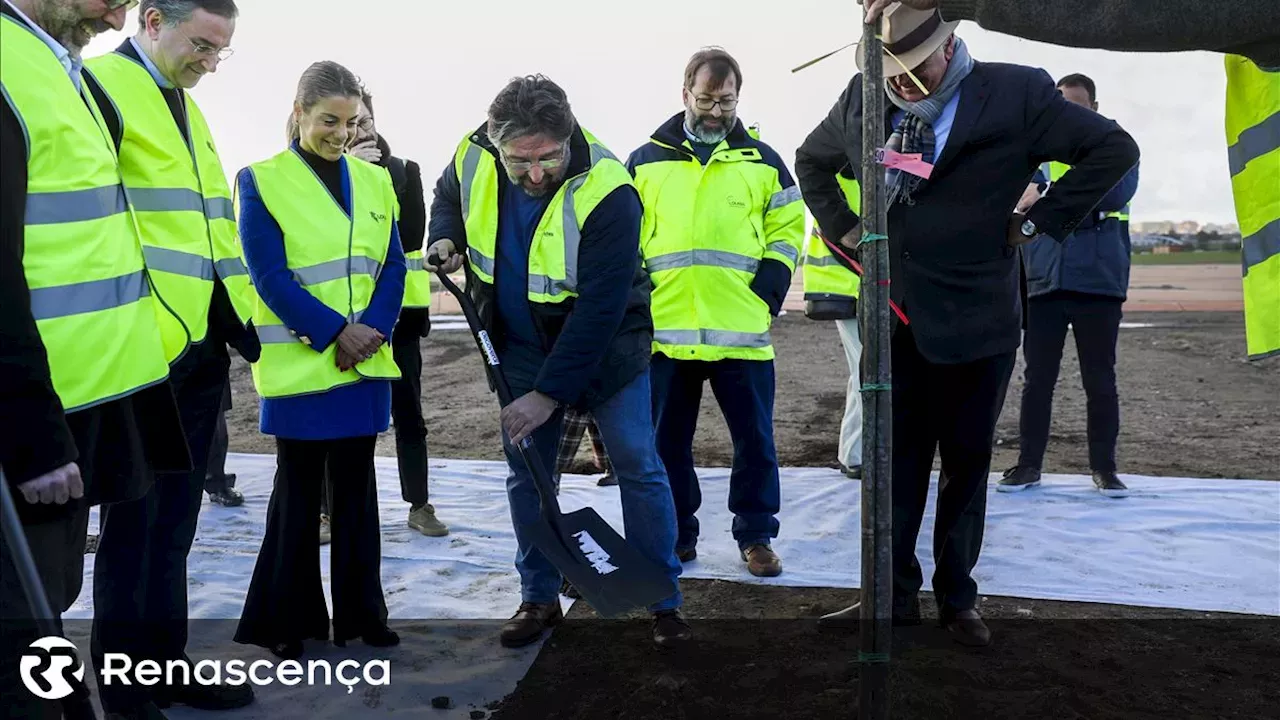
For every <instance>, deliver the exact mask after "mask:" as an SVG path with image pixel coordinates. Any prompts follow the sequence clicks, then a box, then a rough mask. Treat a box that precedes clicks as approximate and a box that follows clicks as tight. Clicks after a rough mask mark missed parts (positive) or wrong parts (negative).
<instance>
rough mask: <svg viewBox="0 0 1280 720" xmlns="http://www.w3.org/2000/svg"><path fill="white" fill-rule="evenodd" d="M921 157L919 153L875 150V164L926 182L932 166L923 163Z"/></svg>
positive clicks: (931, 171) (883, 149)
mask: <svg viewBox="0 0 1280 720" xmlns="http://www.w3.org/2000/svg"><path fill="white" fill-rule="evenodd" d="M923 157H924V156H922V155H921V154H920V153H900V152H897V151H894V150H888V149H886V148H881V149H879V150H876V162H878V163H880V164H881V165H883V166H885V167H887V168H893V169H895V170H901V171H902V172H905V173H911V174H912V175H915V176H917V177H922V178H924V179H926V180H928V179H929V176H930V175H931V174H933V165H932V164H930V163H927V162H925V161H924V159H923Z"/></svg>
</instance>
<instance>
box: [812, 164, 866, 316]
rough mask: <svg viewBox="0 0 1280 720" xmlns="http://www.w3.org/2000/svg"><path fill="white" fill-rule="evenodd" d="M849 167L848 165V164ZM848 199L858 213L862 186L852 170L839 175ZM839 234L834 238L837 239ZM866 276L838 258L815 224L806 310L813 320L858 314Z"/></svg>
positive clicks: (851, 207) (838, 177)
mask: <svg viewBox="0 0 1280 720" xmlns="http://www.w3.org/2000/svg"><path fill="white" fill-rule="evenodd" d="M846 170H847V168H846ZM846 175H848V177H846ZM836 181H837V182H839V183H840V189H841V191H842V192H843V193H844V198H845V202H847V203H848V204H849V209H850V210H852V211H853V212H854V213H855V214H856V213H858V212H859V210H860V209H861V207H862V186H861V185H859V184H858V180H857V178H856V177H854V176H853V173H852V172H845V171H842V172H841V173H839V174H837V175H836ZM838 239H839V238H831V240H832V241H833V242H835V241H836V240H838ZM861 287H862V278H861V277H859V276H858V275H857V274H856V273H853V272H851V271H850V270H849V269H848V268H846V267H845V266H844V265H841V264H840V263H839V261H837V260H836V257H835V255H833V254H832V253H831V248H829V247H828V246H827V244H826V242H824V241H823V237H822V232H821V230H820V229H819V228H818V223H816V222H815V223H814V224H813V230H812V232H810V233H809V242H808V243H807V244H806V246H805V258H804V314H805V315H806V316H807V317H809V318H810V319H813V320H847V319H849V318H853V317H857V314H858V291H859V289H860V288H861Z"/></svg>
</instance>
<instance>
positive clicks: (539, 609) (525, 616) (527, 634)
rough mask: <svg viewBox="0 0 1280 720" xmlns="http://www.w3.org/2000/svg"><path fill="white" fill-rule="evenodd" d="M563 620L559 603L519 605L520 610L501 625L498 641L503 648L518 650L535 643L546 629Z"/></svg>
mask: <svg viewBox="0 0 1280 720" xmlns="http://www.w3.org/2000/svg"><path fill="white" fill-rule="evenodd" d="M562 620H564V613H563V612H561V610H560V602H559V601H556V602H550V603H531V602H527V603H520V609H519V610H517V611H516V614H515V615H513V616H511V619H510V620H508V621H506V622H505V623H503V625H502V634H501V635H499V637H498V639H499V641H500V642H501V643H502V646H503V647H509V648H518V647H524V646H525V645H529V644H531V643H535V642H537V641H538V640H539V639H540V638H541V637H542V633H543V632H545V631H546V630H547V629H548V628H552V627H555V626H556V625H559V624H560V622H561V621H562Z"/></svg>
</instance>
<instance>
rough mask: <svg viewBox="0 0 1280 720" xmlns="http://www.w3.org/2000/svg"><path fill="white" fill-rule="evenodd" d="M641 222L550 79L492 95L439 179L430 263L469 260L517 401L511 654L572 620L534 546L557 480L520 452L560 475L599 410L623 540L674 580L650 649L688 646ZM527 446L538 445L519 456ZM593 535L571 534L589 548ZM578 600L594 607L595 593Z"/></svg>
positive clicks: (621, 172)
mask: <svg viewBox="0 0 1280 720" xmlns="http://www.w3.org/2000/svg"><path fill="white" fill-rule="evenodd" d="M641 213H642V211H641V207H640V199H639V196H638V195H637V193H636V190H635V188H634V186H633V185H632V183H631V176H630V175H629V174H628V173H627V170H626V168H625V167H624V166H623V165H622V163H620V162H619V161H618V160H617V159H616V158H615V157H614V156H613V155H612V154H611V153H610V152H609V151H608V150H607V149H606V148H605V147H604V146H603V145H601V144H599V142H598V141H597V140H596V139H595V138H594V137H592V136H591V135H590V134H589V133H587V132H586V131H584V130H583V129H582V128H581V127H580V126H579V125H578V123H577V121H576V120H575V119H574V116H573V113H572V111H571V110H570V107H569V101H568V98H567V97H566V96H565V93H564V91H563V90H562V89H560V87H559V86H557V85H556V84H555V83H553V82H551V81H550V80H548V79H546V78H545V77H542V76H531V77H523V78H516V79H514V80H512V81H511V82H510V84H508V85H507V87H506V88H504V89H503V90H502V92H501V93H499V94H498V97H497V98H496V99H495V100H494V101H493V104H492V105H491V106H490V108H489V117H488V120H487V122H486V123H485V124H484V125H482V126H480V128H478V129H477V130H475V131H474V132H472V133H470V134H468V135H467V137H465V138H464V139H463V140H462V142H461V143H460V144H459V145H458V149H457V152H456V154H455V156H454V161H453V162H451V163H450V164H449V166H448V167H446V168H445V170H444V173H443V175H441V177H440V180H439V181H438V182H437V184H436V189H435V199H434V200H433V202H432V204H431V221H430V224H429V240H428V247H427V252H426V263H427V265H428V267H429V269H431V270H435V269H436V268H437V267H440V268H442V269H443V270H444V271H446V272H452V271H455V270H457V269H458V268H459V267H461V266H462V264H463V261H464V259H465V261H466V264H467V292H468V294H469V295H470V296H471V299H472V300H473V301H474V303H475V306H476V307H477V309H478V311H479V316H480V322H481V323H482V324H483V326H484V327H485V328H487V329H488V332H490V333H492V339H493V344H494V345H495V346H496V351H497V355H498V359H499V360H500V362H501V372H502V374H503V375H505V378H506V382H507V383H509V384H510V386H511V390H512V396H513V397H514V400H512V401H511V402H510V403H509V404H506V406H505V407H504V408H503V410H502V430H503V449H504V450H505V452H506V456H507V463H508V465H509V467H510V474H509V475H508V477H507V496H508V499H509V502H510V505H511V519H512V523H513V525H514V526H515V532H516V538H517V541H518V543H519V551H518V552H517V554H516V569H517V570H519V572H520V585H521V604H520V608H519V610H518V611H517V612H516V614H515V616H514V617H512V618H511V619H510V620H508V621H507V623H506V624H505V625H503V627H502V634H501V641H502V644H503V645H504V646H507V647H521V646H524V645H528V644H530V643H533V642H536V641H537V640H538V639H539V638H541V637H542V635H543V632H544V631H545V630H546V629H548V628H550V627H552V626H554V625H556V624H558V623H559V622H560V621H561V620H562V619H563V615H562V614H561V610H560V601H559V590H560V585H561V571H560V570H559V569H557V565H555V564H553V562H552V559H549V558H548V556H547V555H546V554H545V553H544V551H543V549H540V548H543V547H545V548H547V549H548V550H549V551H553V552H554V551H555V550H554V548H553V547H551V546H549V545H547V544H545V542H544V544H543V545H537V544H536V543H537V539H538V538H540V537H543V536H540V535H539V533H540V532H541V530H542V529H543V528H545V527H546V515H545V514H542V513H540V507H541V505H540V499H539V492H538V489H539V486H538V484H537V483H539V482H541V483H546V484H547V485H549V484H550V480H549V477H550V475H549V474H547V475H546V477H540V478H535V476H534V472H533V471H532V470H531V469H530V467H529V463H526V462H525V460H524V458H523V457H522V455H521V453H522V452H528V451H529V450H532V451H533V452H532V453H530V454H531V455H532V456H533V457H531V458H530V459H531V460H532V461H534V462H535V463H536V462H537V461H538V460H540V461H541V462H540V464H541V466H542V468H554V467H555V464H556V456H557V449H558V446H559V440H560V431H561V424H562V419H563V415H564V409H565V408H569V407H571V408H575V409H579V410H587V411H590V412H591V413H592V415H593V416H594V418H595V421H596V425H597V427H598V428H599V430H600V434H601V436H602V438H603V439H604V441H605V444H606V445H607V446H608V448H609V454H610V459H611V460H612V461H613V467H614V472H615V473H616V474H617V477H618V484H619V486H620V491H621V496H622V513H623V522H624V524H625V529H626V545H628V546H630V547H631V548H632V549H634V551H635V552H636V553H637V554H638V556H639V557H640V558H642V559H643V560H645V561H647V562H648V563H649V564H651V565H653V566H656V567H657V568H660V569H661V571H662V573H663V575H665V577H666V579H667V580H668V581H669V583H670V594H669V595H668V596H667V597H666V598H665V599H661V600H659V601H658V602H656V603H654V604H653V605H650V606H649V610H650V612H652V613H653V640H654V642H655V643H657V644H658V645H660V646H670V645H677V644H680V643H682V642H684V641H687V640H688V639H689V637H690V630H689V625H688V624H687V623H686V622H685V620H684V618H683V617H682V615H681V614H680V610H679V608H680V605H681V602H682V598H681V595H680V586H679V576H680V563H679V562H678V561H677V560H676V556H675V540H676V522H675V508H674V504H673V501H672V497H671V489H670V486H669V484H668V481H667V473H666V471H665V470H664V469H663V466H662V462H661V461H660V460H659V459H658V454H657V450H656V447H655V445H654V437H653V421H652V417H651V414H650V412H651V411H650V390H649V356H650V350H651V347H652V344H653V322H652V319H651V317H650V314H649V284H648V279H647V277H646V276H645V275H644V273H643V272H642V271H641V269H640V264H639V243H640V219H641ZM525 438H530V439H531V442H530V443H525V444H523V445H522V441H523V440H524V439H525ZM553 493H554V490H552V491H551V494H550V496H549V498H547V499H551V498H554V494H553ZM541 502H546V499H544V500H542V501H541ZM550 514H551V515H553V516H557V515H558V514H559V513H558V508H557V509H556V511H555V512H554V513H550ZM575 537H576V536H575ZM587 539H591V537H590V536H588V537H587V538H585V539H584V538H582V537H579V538H578V540H579V541H580V542H582V544H583V545H584V546H585V545H586V544H587V543H586V540H587ZM596 540H599V541H600V542H601V543H604V539H603V538H596ZM593 542H594V540H593ZM597 550H598V548H593V553H591V554H592V556H593V557H594V556H597V555H599V553H597V552H595V551H597ZM598 564H599V567H598V568H597V570H598V571H599V572H600V573H601V575H602V576H607V574H608V573H612V572H613V571H615V570H617V568H615V567H613V566H612V565H609V564H608V558H607V557H604V558H600V561H599V563H598ZM615 564H617V565H618V566H619V567H622V566H623V565H624V563H622V562H621V561H617V560H615ZM626 574H627V573H626V568H625V567H624V568H623V572H619V573H618V575H619V576H622V575H626ZM661 576H662V575H660V576H659V577H661ZM615 577H616V576H615ZM574 584H575V585H577V584H578V583H577V580H574ZM580 589H581V590H582V593H583V595H584V596H585V597H586V598H587V600H588V601H591V600H592V595H591V592H589V590H590V588H588V587H580ZM593 605H595V603H594V602H593Z"/></svg>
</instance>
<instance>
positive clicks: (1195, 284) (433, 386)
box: [230, 265, 1280, 480]
mask: <svg viewBox="0 0 1280 720" xmlns="http://www.w3.org/2000/svg"><path fill="white" fill-rule="evenodd" d="M1239 282H1240V281H1239V269H1238V268H1231V267H1229V266H1223V265H1194V266H1135V267H1134V269H1133V280H1132V283H1131V285H1132V286H1133V288H1134V290H1133V296H1132V297H1131V299H1130V301H1129V303H1128V304H1127V306H1126V313H1125V322H1126V323H1134V324H1146V325H1151V327H1138V328H1126V329H1123V330H1121V333H1120V343H1119V350H1118V357H1119V360H1118V367H1117V372H1118V376H1119V390H1120V397H1121V431H1120V440H1119V447H1118V458H1119V464H1120V470H1121V472H1122V473H1135V474H1146V475H1166V476H1191V477H1210V478H1218V477H1221V478H1255V479H1271V480H1280V443H1277V442H1276V438H1278V437H1280V401H1278V400H1277V399H1278V398H1280V360H1270V361H1264V362H1257V363H1250V362H1247V361H1246V360H1244V322H1243V318H1242V316H1241V313H1240V310H1239V309H1238V307H1237V308H1235V309H1231V306H1232V304H1233V303H1234V304H1236V305H1238V304H1239V294H1240V285H1239ZM1233 294H1234V295H1233ZM800 296H801V293H800V292H798V290H797V291H793V292H792V293H791V296H790V300H789V304H790V305H791V306H792V307H793V309H792V310H790V311H788V312H787V313H786V314H785V315H784V316H782V317H781V318H779V319H778V320H777V321H776V322H775V325H774V331H773V335H774V343H775V346H776V348H777V354H778V359H777V378H778V380H777V401H776V405H775V410H774V416H775V436H776V437H775V441H776V444H777V448H778V455H779V458H780V460H781V462H782V464H783V465H788V466H827V467H834V466H836V465H837V462H838V461H837V457H836V443H837V440H838V433H839V422H840V417H841V414H842V413H843V408H844V394H845V386H846V381H847V377H848V370H847V367H846V365H845V361H844V355H843V350H842V348H841V346H840V340H839V337H838V335H837V334H836V330H835V327H834V325H833V324H832V323H817V322H813V321H810V320H807V319H805V318H804V316H803V312H802V311H801V310H800V309H795V308H796V306H797V305H798V304H799V303H798V300H797V298H799V297H800ZM1232 298H1234V299H1232ZM1153 308H1154V310H1153ZM1178 308H1202V310H1200V311H1191V310H1183V311H1180V312H1166V311H1161V310H1176V309H1178ZM439 310H440V311H441V312H448V311H449V310H450V308H449V307H447V306H442V307H441V308H439ZM1067 343H1068V347H1067V349H1066V351H1065V352H1064V359H1063V370H1062V373H1061V376H1060V378H1059V382H1058V389H1057V393H1056V395H1055V400H1054V415H1053V425H1052V428H1051V435H1050V440H1049V447H1048V452H1047V455H1046V458H1045V462H1044V470H1045V471H1046V472H1072V473H1074V472H1088V471H1089V467H1088V458H1087V442H1086V434H1085V397H1084V391H1083V389H1082V387H1081V384H1080V370H1079V364H1078V362H1077V361H1076V358H1075V354H1074V351H1073V349H1072V348H1073V339H1072V338H1071V337H1070V336H1068V338H1067ZM423 358H424V363H423V364H424V371H423V385H424V391H423V409H424V412H425V415H426V418H427V424H428V427H429V432H430V443H431V452H432V454H433V455H436V456H439V457H450V458H476V459H501V445H500V440H499V435H498V420H497V400H496V397H495V396H494V395H492V394H490V393H489V392H488V383H487V382H486V380H485V379H484V371H483V367H482V365H481V362H480V358H479V355H478V353H477V351H476V348H475V345H474V343H473V341H472V339H471V336H470V334H469V333H467V332H466V331H464V330H434V331H433V332H432V334H431V337H430V338H428V339H426V340H424V341H423ZM233 362H234V365H233V368H232V376H233V393H234V405H235V407H234V409H233V410H232V412H231V415H230V428H231V437H232V441H231V448H232V450H233V451H238V452H258V453H272V452H274V442H273V441H272V439H271V438H269V437H267V436H264V435H262V434H260V433H259V432H258V402H257V398H256V396H255V394H254V391H253V383H252V379H251V377H250V374H249V369H248V366H247V365H246V364H245V363H243V362H242V361H240V360H239V359H238V358H237V359H236V360H234V361H233ZM1022 366H1023V363H1022V358H1021V353H1019V358H1018V367H1017V368H1016V369H1015V371H1014V378H1013V381H1012V382H1011V384H1010V388H1009V392H1008V395H1007V398H1006V404H1005V408H1004V412H1003V414H1002V416H1001V419H1000V424H999V427H998V430H997V439H996V448H995V458H994V462H993V465H992V469H993V471H1000V470H1003V469H1005V468H1007V467H1009V466H1011V465H1013V464H1014V463H1015V462H1016V460H1017V449H1018V429H1017V428H1018V402H1019V397H1020V393H1021V387H1022ZM586 445H587V443H583V446H584V447H583V449H582V452H583V453H585V452H586ZM378 452H379V454H383V455H392V454H394V452H395V445H394V441H393V439H392V436H391V435H390V433H388V434H386V435H384V436H383V437H382V438H380V440H379V443H378ZM694 456H695V457H696V459H697V461H698V463H699V464H701V465H706V466H726V465H728V464H730V462H731V459H732V447H731V445H730V443H729V435H728V430H727V429H726V427H725V424H724V420H723V418H722V417H721V416H720V413H719V409H718V408H717V407H716V405H715V402H714V399H713V397H712V395H711V392H710V390H709V389H707V391H706V392H705V394H704V398H703V405H702V415H701V417H700V418H699V424H698V432H697V436H696V438H695V444H694Z"/></svg>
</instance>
